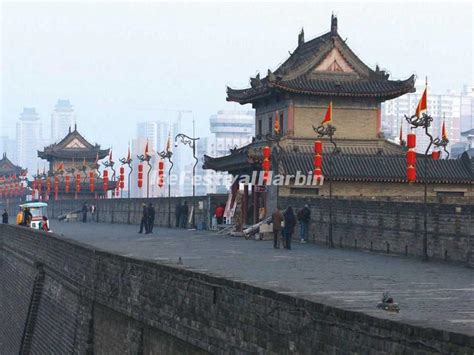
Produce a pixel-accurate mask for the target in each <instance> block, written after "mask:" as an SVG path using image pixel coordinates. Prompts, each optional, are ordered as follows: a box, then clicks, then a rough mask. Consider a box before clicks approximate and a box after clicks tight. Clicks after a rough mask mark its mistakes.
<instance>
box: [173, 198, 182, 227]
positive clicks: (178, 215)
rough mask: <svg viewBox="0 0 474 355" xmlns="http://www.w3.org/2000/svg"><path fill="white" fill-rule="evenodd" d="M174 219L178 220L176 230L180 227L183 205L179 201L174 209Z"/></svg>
mask: <svg viewBox="0 0 474 355" xmlns="http://www.w3.org/2000/svg"><path fill="white" fill-rule="evenodd" d="M174 217H175V219H176V228H179V227H180V223H181V221H180V218H181V203H180V202H179V201H178V202H177V203H176V207H175V209H174Z"/></svg>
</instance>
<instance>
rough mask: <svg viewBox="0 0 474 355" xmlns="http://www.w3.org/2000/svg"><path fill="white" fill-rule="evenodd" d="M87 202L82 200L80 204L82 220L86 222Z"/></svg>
mask: <svg viewBox="0 0 474 355" xmlns="http://www.w3.org/2000/svg"><path fill="white" fill-rule="evenodd" d="M87 211H88V208H87V203H85V202H84V204H83V205H82V222H84V223H86V222H87Z"/></svg>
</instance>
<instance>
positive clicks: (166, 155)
mask: <svg viewBox="0 0 474 355" xmlns="http://www.w3.org/2000/svg"><path fill="white" fill-rule="evenodd" d="M157 154H158V155H159V156H160V158H161V159H168V161H169V162H170V168H169V169H168V228H171V169H173V161H172V160H171V158H172V157H173V152H172V151H171V150H170V149H168V147H167V148H166V150H163V151H162V152H159V153H157ZM193 208H194V207H193Z"/></svg>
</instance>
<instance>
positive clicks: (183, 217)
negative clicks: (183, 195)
mask: <svg viewBox="0 0 474 355" xmlns="http://www.w3.org/2000/svg"><path fill="white" fill-rule="evenodd" d="M188 213H189V207H188V202H187V201H184V204H183V205H182V206H181V213H180V216H179V219H180V222H179V224H180V226H181V228H186V225H187V224H188V223H187V222H188Z"/></svg>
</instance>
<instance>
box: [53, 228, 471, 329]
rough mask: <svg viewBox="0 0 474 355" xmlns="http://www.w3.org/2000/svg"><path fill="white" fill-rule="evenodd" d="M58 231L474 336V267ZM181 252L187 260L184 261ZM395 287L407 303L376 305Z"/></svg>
mask: <svg viewBox="0 0 474 355" xmlns="http://www.w3.org/2000/svg"><path fill="white" fill-rule="evenodd" d="M52 225H53V229H54V231H55V233H56V234H60V235H61V234H63V236H64V237H66V238H70V239H74V240H77V241H80V242H82V243H85V244H90V245H93V246H95V247H97V248H100V249H103V250H107V251H110V252H114V253H117V254H121V255H125V256H128V257H132V258H138V259H147V260H152V261H155V262H157V263H164V264H174V265H176V266H177V267H183V268H186V269H190V270H194V271H198V272H203V273H207V274H211V275H214V276H218V277H225V278H228V279H232V280H236V281H241V282H244V283H248V284H251V285H254V286H259V287H263V288H268V289H272V290H275V291H278V292H281V293H287V294H291V295H294V296H297V297H302V298H306V299H310V300H314V301H318V302H322V303H325V304H328V305H333V306H336V307H340V308H344V309H350V310H354V311H359V312H364V313H366V314H369V315H372V316H375V317H380V318H388V319H392V320H396V321H402V322H406V323H410V324H414V325H419V326H429V327H434V328H438V329H445V330H450V331H454V332H459V333H464V334H468V335H471V336H474V270H473V269H469V268H466V267H463V266H455V265H448V264H443V263H440V262H428V263H425V262H421V261H420V260H418V259H411V258H405V257H398V256H390V255H386V254H384V255H383V254H376V253H369V252H363V251H356V250H347V249H328V248H327V247H325V246H319V245H313V244H300V243H293V245H292V248H293V249H292V250H285V249H280V250H275V249H273V243H272V242H270V241H254V240H245V239H244V238H237V237H230V236H221V235H217V234H215V233H213V232H209V231H188V230H182V229H181V230H178V229H165V228H156V229H155V230H154V233H153V234H138V233H137V231H138V227H137V226H133V225H121V224H101V223H66V222H64V223H61V222H57V221H56V222H53V223H52ZM179 257H181V260H182V262H183V264H182V265H178V258H179ZM384 291H389V292H390V294H391V295H392V296H393V298H394V299H395V302H397V303H398V304H399V306H400V308H401V311H400V313H398V314H394V313H389V312H385V311H383V310H379V309H377V308H376V305H377V303H378V302H379V300H380V299H381V296H382V293H383V292H384Z"/></svg>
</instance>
